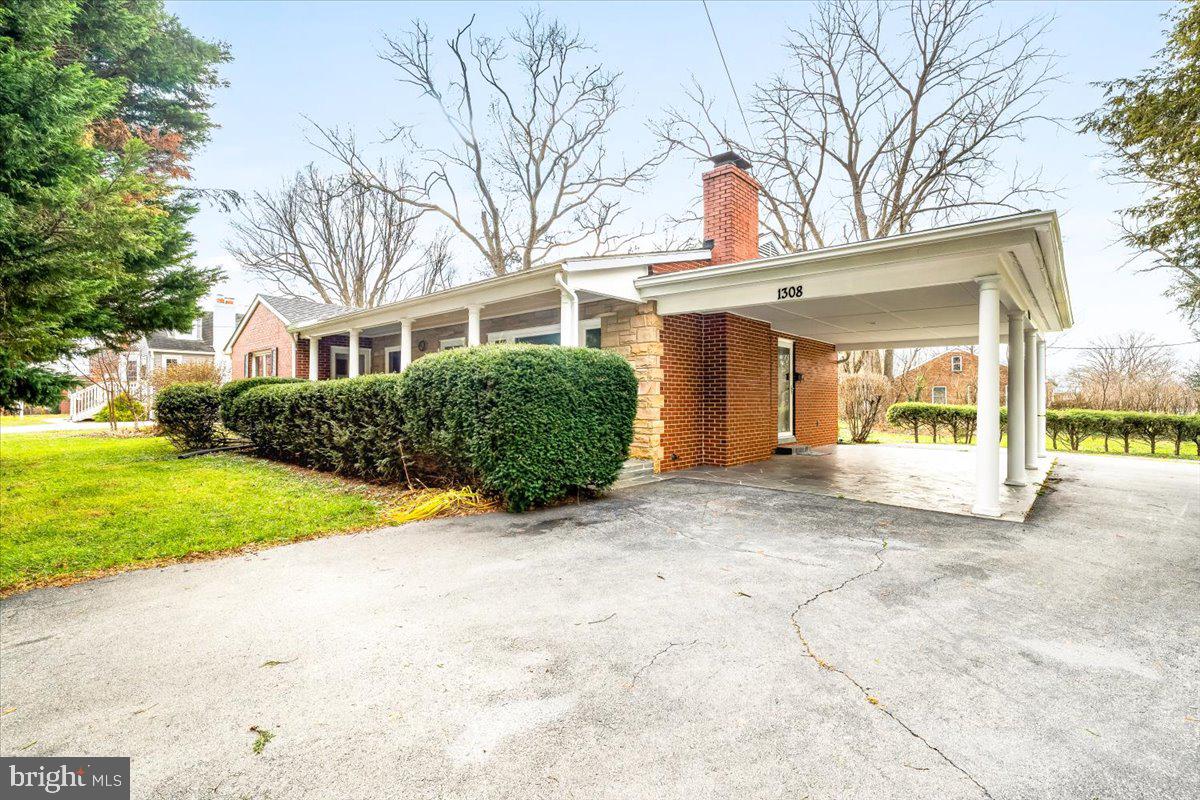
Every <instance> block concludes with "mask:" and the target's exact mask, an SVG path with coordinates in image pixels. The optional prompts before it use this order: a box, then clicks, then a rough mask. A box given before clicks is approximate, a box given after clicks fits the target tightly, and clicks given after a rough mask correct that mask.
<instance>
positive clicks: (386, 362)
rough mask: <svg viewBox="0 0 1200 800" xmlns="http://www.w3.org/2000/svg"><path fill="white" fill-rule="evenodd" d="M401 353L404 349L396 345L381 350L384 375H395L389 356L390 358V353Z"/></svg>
mask: <svg viewBox="0 0 1200 800" xmlns="http://www.w3.org/2000/svg"><path fill="white" fill-rule="evenodd" d="M402 352H404V348H403V347H401V346H400V345H398V344H397V345H393V346H392V347H385V348H383V373H384V374H385V375H395V374H396V373H395V372H392V358H391V356H392V353H402ZM397 372H399V370H397Z"/></svg>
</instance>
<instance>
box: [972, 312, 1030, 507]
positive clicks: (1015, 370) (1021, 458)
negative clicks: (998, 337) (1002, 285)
mask: <svg viewBox="0 0 1200 800" xmlns="http://www.w3.org/2000/svg"><path fill="white" fill-rule="evenodd" d="M1025 358H1026V355H1025V315H1024V313H1022V312H1021V311H1019V310H1013V311H1009V312H1008V451H1007V454H1008V475H1007V476H1006V477H1005V479H1004V482H1005V483H1006V484H1007V485H1009V486H1027V485H1028V481H1026V480H1025ZM981 441H982V440H981Z"/></svg>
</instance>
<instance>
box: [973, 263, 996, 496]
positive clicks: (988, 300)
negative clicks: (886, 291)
mask: <svg viewBox="0 0 1200 800" xmlns="http://www.w3.org/2000/svg"><path fill="white" fill-rule="evenodd" d="M975 280H976V281H977V282H978V283H979V377H978V380H979V384H978V386H977V387H976V389H975V396H976V397H977V398H978V401H977V403H976V409H977V412H978V421H977V422H976V426H975V430H976V436H977V437H978V442H977V444H976V446H975V505H974V506H972V507H971V510H972V511H973V512H974V513H976V514H979V515H980V516H985V517H998V516H1000V278H999V276H997V275H987V276H985V277H982V278H976V279H975Z"/></svg>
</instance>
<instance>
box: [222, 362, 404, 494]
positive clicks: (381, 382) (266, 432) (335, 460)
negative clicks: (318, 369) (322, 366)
mask: <svg viewBox="0 0 1200 800" xmlns="http://www.w3.org/2000/svg"><path fill="white" fill-rule="evenodd" d="M400 384H401V378H400V376H399V375H364V376H362V377H360V378H344V379H341V380H333V381H318V382H316V383H311V382H309V381H299V382H297V381H287V382H281V381H274V382H270V383H265V384H259V385H258V386H253V387H249V388H248V389H246V390H245V391H243V392H240V393H239V394H238V396H237V397H236V398H235V400H234V402H233V403H232V405H231V415H232V417H233V418H234V420H235V424H236V425H237V431H238V433H240V434H242V435H243V436H245V437H246V438H248V439H249V440H250V441H252V442H253V443H254V445H255V448H256V449H257V450H258V452H259V453H260V454H261V455H264V456H266V457H268V458H274V459H278V460H280V461H289V462H291V463H294V464H300V465H302V466H306V467H312V468H314V469H321V470H328V471H331V472H338V473H341V474H345V475H356V476H358V477H362V478H371V479H382V480H397V479H402V478H404V475H405V464H404V445H403V422H404V414H403V411H402V409H401V404H400Z"/></svg>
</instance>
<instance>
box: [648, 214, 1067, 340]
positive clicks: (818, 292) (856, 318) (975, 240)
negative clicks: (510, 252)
mask: <svg viewBox="0 0 1200 800" xmlns="http://www.w3.org/2000/svg"><path fill="white" fill-rule="evenodd" d="M989 275H998V276H999V277H1000V289H1001V292H1000V297H1001V302H1002V304H1003V305H1004V307H1005V309H1007V310H1010V311H1011V310H1019V311H1021V312H1024V313H1026V314H1028V316H1029V318H1030V319H1031V320H1032V322H1033V325H1034V326H1035V327H1036V328H1037V329H1038V330H1039V331H1042V332H1054V331H1061V330H1064V329H1066V328H1068V327H1070V326H1071V324H1072V322H1073V319H1072V314H1071V303H1070V295H1069V293H1068V290H1067V283H1066V273H1065V270H1064V266H1063V256H1062V240H1061V235H1060V233H1059V226H1058V217H1057V215H1056V214H1055V213H1054V212H1053V211H1035V212H1026V213H1023V214H1014V215H1011V216H1008V217H1001V218H998V219H992V220H984V221H981V222H973V223H966V224H963V225H955V226H950V227H945V228H938V229H935V230H930V231H921V232H917V233H910V234H904V235H900V236H894V237H890V238H887V239H878V240H873V241H867V242H856V243H853V244H847V245H841V246H837V247H830V248H825V249H822V250H815V251H808V252H803V253H791V254H787V255H783V256H773V257H771V258H762V259H756V260H754V261H747V262H743V263H739V264H732V265H722V266H716V267H704V268H701V269H695V270H689V271H685V272H676V273H668V274H665V275H650V276H646V277H642V278H639V279H637V280H636V285H637V287H638V291H639V293H640V294H641V296H642V297H643V298H644V299H647V300H654V301H656V302H657V304H658V311H659V313H660V314H689V313H713V312H718V311H728V312H731V313H736V314H739V315H741V316H745V317H749V318H752V319H760V320H763V321H766V322H769V323H770V324H771V325H772V327H774V328H775V329H776V330H779V331H781V332H786V333H792V334H795V335H798V336H805V337H808V338H812V339H817V340H819V341H824V342H829V343H831V344H834V345H837V346H838V347H839V348H841V349H858V348H872V347H916V346H925V345H935V344H954V343H961V342H968V341H971V340H973V339H976V338H977V337H978V284H977V282H976V280H977V279H978V278H980V277H984V276H989ZM797 293H800V296H799V297H796V296H795V295H796V294H797ZM1001 327H1002V328H1003V327H1004V326H1001Z"/></svg>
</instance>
